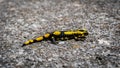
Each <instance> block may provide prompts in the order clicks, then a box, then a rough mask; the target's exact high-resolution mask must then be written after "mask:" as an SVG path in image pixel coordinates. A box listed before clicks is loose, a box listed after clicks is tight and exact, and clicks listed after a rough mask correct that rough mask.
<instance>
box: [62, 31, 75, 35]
mask: <svg viewBox="0 0 120 68" xmlns="http://www.w3.org/2000/svg"><path fill="white" fill-rule="evenodd" d="M64 34H65V35H73V34H74V33H73V32H70V31H67V32H64Z"/></svg>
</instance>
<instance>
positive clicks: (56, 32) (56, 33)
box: [53, 31, 61, 35]
mask: <svg viewBox="0 0 120 68" xmlns="http://www.w3.org/2000/svg"><path fill="white" fill-rule="evenodd" d="M53 34H54V35H60V34H61V32H60V31H55V32H53Z"/></svg>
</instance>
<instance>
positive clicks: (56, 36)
mask: <svg viewBox="0 0 120 68" xmlns="http://www.w3.org/2000/svg"><path fill="white" fill-rule="evenodd" d="M87 35H88V31H87V30H84V29H78V30H68V31H54V32H51V33H46V34H44V35H43V36H39V37H37V38H36V39H31V40H28V41H26V42H24V44H23V45H22V47H24V46H26V45H29V44H32V43H35V42H40V41H44V40H45V41H46V40H50V41H51V42H52V43H53V44H56V41H59V40H61V41H64V40H70V39H75V40H76V41H79V40H85V38H86V36H87Z"/></svg>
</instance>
